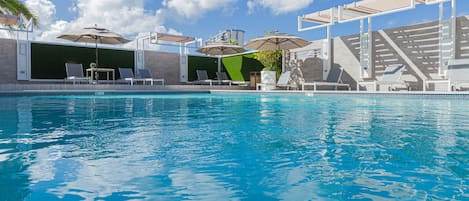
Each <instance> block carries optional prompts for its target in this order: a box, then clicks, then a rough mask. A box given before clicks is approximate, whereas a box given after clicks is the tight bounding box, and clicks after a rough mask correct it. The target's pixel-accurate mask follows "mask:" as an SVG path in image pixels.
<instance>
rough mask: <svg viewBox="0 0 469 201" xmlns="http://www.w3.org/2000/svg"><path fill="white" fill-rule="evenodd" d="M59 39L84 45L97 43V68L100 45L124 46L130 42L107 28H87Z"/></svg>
mask: <svg viewBox="0 0 469 201" xmlns="http://www.w3.org/2000/svg"><path fill="white" fill-rule="evenodd" d="M57 38H61V39H65V40H69V41H73V42H83V43H95V45H96V66H98V43H100V44H112V45H114V44H124V43H128V42H130V40H128V39H125V38H124V37H122V36H121V35H120V34H117V33H114V32H112V31H109V30H108V29H105V28H99V27H97V26H95V27H86V28H82V29H78V30H74V31H71V32H68V33H64V34H62V35H60V36H57Z"/></svg>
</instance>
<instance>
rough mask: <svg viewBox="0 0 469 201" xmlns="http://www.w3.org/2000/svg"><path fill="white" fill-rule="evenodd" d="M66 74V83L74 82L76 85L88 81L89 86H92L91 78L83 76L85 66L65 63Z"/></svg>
mask: <svg viewBox="0 0 469 201" xmlns="http://www.w3.org/2000/svg"><path fill="white" fill-rule="evenodd" d="M65 72H66V74H67V77H66V78H65V81H67V80H71V81H73V84H74V85H75V83H76V82H78V83H80V82H82V81H86V82H88V83H89V84H91V81H92V80H91V78H90V77H85V76H84V74H83V65H82V64H71V63H65Z"/></svg>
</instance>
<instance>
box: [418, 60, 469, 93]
mask: <svg viewBox="0 0 469 201" xmlns="http://www.w3.org/2000/svg"><path fill="white" fill-rule="evenodd" d="M446 78H447V79H446V80H426V81H424V85H423V90H424V91H425V90H426V88H427V85H428V84H430V83H434V84H436V83H445V84H448V91H454V90H460V88H461V85H462V84H469V59H452V60H449V61H448V70H447V71H446Z"/></svg>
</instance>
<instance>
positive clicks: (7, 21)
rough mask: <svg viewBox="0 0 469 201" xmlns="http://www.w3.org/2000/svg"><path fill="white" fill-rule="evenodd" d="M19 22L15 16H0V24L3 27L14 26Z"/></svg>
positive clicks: (18, 18)
mask: <svg viewBox="0 0 469 201" xmlns="http://www.w3.org/2000/svg"><path fill="white" fill-rule="evenodd" d="M19 20H20V17H18V16H16V15H3V14H0V24H3V25H16V24H17V23H18V21H19Z"/></svg>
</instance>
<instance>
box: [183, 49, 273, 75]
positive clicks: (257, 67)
mask: <svg viewBox="0 0 469 201" xmlns="http://www.w3.org/2000/svg"><path fill="white" fill-rule="evenodd" d="M217 62H218V58H213V57H203V56H189V64H188V66H189V67H188V73H189V75H188V77H189V81H193V80H196V79H197V74H196V70H207V73H208V77H209V78H210V79H216V72H217V71H218V63H217ZM222 64H223V66H222V67H223V71H225V72H227V74H228V76H229V77H230V78H231V80H238V81H249V73H250V72H252V71H261V70H262V68H264V66H263V65H262V63H260V62H259V61H258V60H256V59H254V54H252V53H251V54H245V55H237V56H231V57H224V58H223V59H222Z"/></svg>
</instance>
